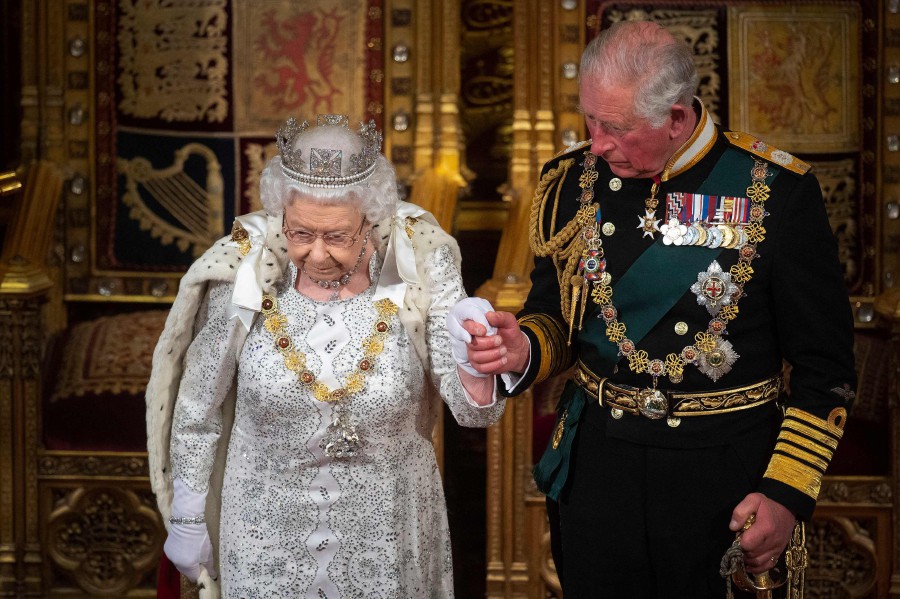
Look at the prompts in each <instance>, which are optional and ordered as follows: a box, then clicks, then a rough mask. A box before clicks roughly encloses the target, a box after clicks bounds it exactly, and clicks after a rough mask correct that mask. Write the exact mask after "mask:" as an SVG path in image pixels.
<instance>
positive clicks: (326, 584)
mask: <svg viewBox="0 0 900 599" xmlns="http://www.w3.org/2000/svg"><path fill="white" fill-rule="evenodd" d="M377 262H378V260H377V256H376V259H373V261H372V263H371V265H370V274H371V275H372V280H373V281H375V280H376V279H377V275H378V264H377ZM288 270H289V272H287V273H286V281H289V282H293V281H294V280H295V277H296V276H297V270H296V268H295V267H294V265H293V264H290V265H289V267H288ZM426 271H427V272H428V273H430V274H431V280H430V281H428V284H430V285H431V288H432V293H433V302H432V307H431V309H430V311H429V314H428V318H427V321H426V322H425V326H426V342H427V345H428V348H429V354H430V357H431V361H432V364H431V372H429V373H426V372H425V370H424V369H423V366H422V364H421V363H420V361H419V359H418V358H417V356H416V353H415V350H414V349H413V346H412V344H411V342H410V339H409V337H408V336H407V335H406V332H405V331H404V330H403V327H402V325H401V324H400V321H399V319H398V318H397V317H394V318H393V320H392V321H391V334H389V335H388V337H387V339H386V341H385V344H384V350H383V352H382V353H381V354H380V355H378V357H377V358H376V363H377V367H376V369H375V370H374V372H373V373H371V374H369V375H367V377H366V388H365V389H364V390H363V391H361V392H360V393H357V394H355V395H353V396H352V399H351V401H350V403H349V407H350V411H351V413H352V417H353V422H354V423H355V425H356V427H357V432H358V434H359V436H360V439H361V440H362V447H361V449H360V451H359V453H358V454H357V455H356V456H355V457H353V458H349V459H333V458H330V457H328V456H326V455H325V454H324V453H323V451H322V449H321V448H320V447H319V442H320V441H321V439H322V437H323V435H324V434H325V431H326V427H327V426H328V425H329V424H330V423H331V421H332V409H333V404H329V403H323V402H319V401H317V400H316V399H315V398H314V397H313V396H312V394H311V392H310V391H309V389H308V388H307V387H305V386H303V385H301V384H300V382H299V380H298V375H297V373H295V372H292V371H290V370H288V369H287V368H286V367H285V364H284V359H283V357H282V355H281V354H280V353H278V352H277V351H276V350H275V349H274V345H273V344H274V339H273V336H272V334H271V333H270V332H269V331H267V330H266V329H265V328H264V327H263V326H262V323H263V318H261V317H259V318H257V319H256V320H255V323H254V325H253V327H252V329H251V331H250V333H249V335H248V337H247V339H246V341H245V343H244V344H243V347H242V348H241V349H240V353H239V357H238V358H237V359H235V358H234V356H235V354H236V353H237V351H238V349H237V348H236V343H235V342H233V341H232V340H233V339H234V338H235V331H236V329H235V327H236V326H240V325H239V324H237V323H238V320H237V319H234V320H231V321H228V320H226V318H225V315H224V307H225V305H226V302H227V301H228V300H229V298H230V296H231V290H232V286H231V284H222V285H219V286H218V287H214V288H213V289H212V290H211V291H210V293H209V297H208V314H207V321H206V325H205V326H204V327H203V328H202V329H201V330H200V331H199V332H198V335H197V337H196V339H195V341H194V342H193V343H192V345H191V347H190V349H189V351H188V354H187V357H186V358H185V371H184V375H183V377H182V383H181V386H180V389H179V394H178V402H177V404H176V409H175V414H174V421H173V427H172V444H171V454H172V468H173V476H175V477H177V478H180V479H182V481H184V482H185V483H186V484H187V486H188V487H189V488H191V489H192V490H194V491H196V492H204V491H206V489H207V487H208V481H209V475H210V471H211V468H212V463H213V459H214V454H215V444H216V441H217V438H218V430H219V429H220V427H221V417H220V415H219V410H220V406H221V402H222V400H223V398H224V397H225V395H226V393H227V391H228V388H229V386H230V385H231V384H232V381H233V380H234V377H235V375H236V377H237V378H236V380H237V403H236V409H235V420H234V426H233V429H232V433H231V440H230V443H229V447H228V458H227V465H226V469H225V480H224V485H223V496H222V515H221V533H220V536H221V539H220V544H221V546H220V547H218V548H216V551H217V555H218V562H219V567H220V571H221V583H222V595H223V597H226V598H235V599H236V598H242V599H251V598H259V599H263V598H265V599H269V598H274V597H292V598H293V597H296V598H301V599H363V598H365V599H377V598H383V599H419V598H434V599H447V598H450V597H453V574H452V562H451V554H450V537H449V531H448V527H447V516H446V507H445V501H444V494H443V489H442V487H441V480H440V474H439V472H438V469H437V464H436V461H435V456H434V450H433V447H432V444H431V431H432V426H433V416H434V415H433V410H434V406H433V405H429V402H428V400H427V399H426V386H427V385H428V383H427V381H426V378H425V377H426V375H428V376H430V378H431V381H432V382H433V384H434V385H435V387H436V388H438V389H439V390H440V394H441V396H442V398H443V399H444V401H445V402H447V404H448V405H449V406H450V408H451V410H452V412H453V414H454V416H455V417H456V419H457V421H459V422H460V424H462V425H465V426H480V427H483V426H489V425H490V424H492V423H494V422H496V421H497V420H498V419H499V418H500V416H501V415H502V413H503V402H502V401H498V402H497V404H496V405H495V406H493V407H490V408H476V407H474V406H472V405H471V404H469V403H468V402H467V400H466V398H465V395H464V392H463V390H462V386H461V385H460V383H459V379H458V377H457V375H456V367H455V362H454V361H453V358H452V356H451V355H450V345H449V341H448V339H447V333H446V327H445V320H446V315H447V312H448V310H449V308H450V307H452V306H453V305H454V304H455V303H456V302H457V301H458V300H459V299H460V298H462V297H465V292H464V291H463V288H462V279H461V277H460V274H459V272H458V270H457V268H456V266H455V265H454V263H453V259H452V253H451V251H450V249H449V248H448V247H446V246H443V247H440V248H438V249H436V250H434V251H432V252H431V254H430V255H429V257H428V263H427V268H426ZM284 287H285V289H284V290H283V291H281V292H279V294H278V296H277V300H278V309H279V311H280V312H281V313H282V314H284V315H285V316H286V317H287V326H286V330H287V333H288V335H289V336H290V337H291V339H292V340H293V343H294V347H295V348H296V349H297V350H299V351H301V352H304V353H305V354H306V356H307V367H308V369H309V370H310V371H311V372H313V373H316V374H317V377H318V380H320V381H322V382H323V383H325V384H326V385H327V386H328V387H329V388H330V389H335V388H337V387H339V386H340V384H341V382H342V381H343V380H344V377H346V376H347V375H348V374H350V373H352V372H353V371H355V370H356V368H357V364H358V363H359V361H360V359H361V358H362V356H363V350H362V347H361V344H362V341H363V340H364V339H365V338H366V337H368V336H369V335H371V332H372V327H373V326H374V324H375V322H376V319H377V312H376V310H375V308H374V306H373V303H372V296H373V293H374V289H375V287H374V285H373V286H372V287H370V288H369V289H368V290H367V291H366V292H364V293H362V294H360V295H358V296H356V297H353V298H350V299H347V300H341V301H335V302H317V301H314V300H311V299H309V298H307V297H305V296H303V295H302V294H300V293H298V292H296V291H295V290H294V287H293V285H290V284H286V285H285V286H284ZM401 309H403V308H402V307H401Z"/></svg>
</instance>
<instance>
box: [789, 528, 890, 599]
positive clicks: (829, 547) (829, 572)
mask: <svg viewBox="0 0 900 599" xmlns="http://www.w3.org/2000/svg"><path fill="white" fill-rule="evenodd" d="M806 547H807V549H808V550H809V569H808V570H807V571H806V595H807V596H808V597H817V598H819V599H845V598H846V597H866V596H869V595H868V594H869V593H871V592H872V590H873V589H874V587H875V582H876V578H875V574H876V564H877V558H876V554H875V544H874V542H873V541H872V536H871V534H870V533H869V531H868V530H866V528H865V527H864V526H863V523H862V522H861V521H858V520H851V519H849V518H823V519H813V521H812V522H811V523H809V524H808V525H807V531H806Z"/></svg>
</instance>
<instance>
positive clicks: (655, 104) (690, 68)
mask: <svg viewBox="0 0 900 599" xmlns="http://www.w3.org/2000/svg"><path fill="white" fill-rule="evenodd" d="M647 31H648V30H647V29H643V28H641V26H639V25H637V24H636V23H635V22H633V21H620V22H618V23H614V24H613V25H611V26H610V27H608V28H607V29H604V30H603V31H602V32H600V34H599V35H598V36H597V37H595V38H594V39H593V40H591V42H590V43H589V44H588V45H587V47H586V48H585V50H584V53H583V54H582V55H581V67H580V77H581V79H582V81H584V80H595V81H597V82H600V83H603V84H605V85H620V86H634V111H635V114H636V115H637V116H639V117H642V118H645V119H647V120H648V121H649V122H650V125H651V126H652V127H654V128H655V127H660V126H662V124H663V123H664V122H665V120H666V118H667V117H668V116H669V111H670V109H671V108H672V106H673V105H674V104H682V105H684V106H690V105H691V103H692V101H693V97H694V96H695V95H696V93H697V87H698V86H699V84H700V76H699V74H698V73H697V67H696V66H695V65H694V59H693V56H692V53H691V49H690V48H689V47H688V46H687V44H685V43H684V42H681V41H679V40H675V39H670V36H669V35H665V36H660V35H658V33H659V31H658V30H655V31H654V32H653V33H654V34H653V35H649V34H647ZM667 38H668V39H667Z"/></svg>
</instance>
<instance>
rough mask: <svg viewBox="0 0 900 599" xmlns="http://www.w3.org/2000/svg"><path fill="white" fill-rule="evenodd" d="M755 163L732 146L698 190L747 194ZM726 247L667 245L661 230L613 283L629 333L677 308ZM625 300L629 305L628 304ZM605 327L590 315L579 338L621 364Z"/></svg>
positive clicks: (635, 334) (637, 336)
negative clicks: (703, 272) (659, 234)
mask: <svg viewBox="0 0 900 599" xmlns="http://www.w3.org/2000/svg"><path fill="white" fill-rule="evenodd" d="M753 164H754V161H753V158H751V157H750V156H748V155H747V154H745V153H743V152H739V151H737V150H735V149H733V148H729V149H728V150H726V151H725V153H724V154H722V157H721V158H719V161H718V162H717V163H716V166H715V167H714V168H713V170H712V172H711V173H710V174H709V177H707V178H706V180H705V181H704V182H703V183H702V184H701V185H700V187H699V188H698V189H697V191H696V192H695V193H702V194H709V195H720V196H721V195H726V196H736V197H741V196H744V195H745V194H746V193H747V187H748V186H749V184H750V182H751V180H752V179H751V178H750V169H751V168H753ZM736 174H737V175H738V176H735V175H736ZM777 174H778V171H775V172H772V171H771V169H770V175H769V177H767V178H766V182H767V183H771V182H772V180H773V179H774V178H775V175H777ZM722 250H723V248H717V249H710V248H707V247H702V246H686V247H682V246H667V245H665V244H664V243H663V241H662V236H660V237H659V238H657V240H656V243H654V244H653V245H651V246H650V247H649V248H647V249H646V250H645V251H644V253H643V254H641V255H640V257H638V259H637V260H635V262H634V264H633V265H632V266H631V268H629V269H628V271H627V272H626V273H625V274H624V275H622V278H621V279H619V281H618V282H617V283H616V284H615V286H614V287H613V299H614V303H615V304H616V306H617V307H618V308H619V315H618V319H619V322H624V323H625V324H626V325H627V326H628V338H629V339H631V340H632V341H633V342H634V343H635V345H637V344H638V343H639V342H640V341H641V339H643V338H644V336H645V335H646V334H647V333H648V332H650V330H651V329H653V327H655V326H656V324H657V323H658V322H659V321H660V319H661V318H662V317H663V316H665V315H666V313H667V312H668V311H669V310H671V309H672V306H674V305H675V304H676V302H678V300H679V299H681V297H682V296H683V295H684V293H685V291H686V290H687V289H690V287H691V285H693V284H694V283H695V282H696V281H697V273H699V272H701V271H704V270H706V268H707V267H708V266H709V265H710V264H711V263H712V261H713V260H715V259H717V258H718V257H719V254H720V253H721V252H722ZM621 306H628V308H627V310H622V309H621ZM605 331H606V327H605V323H604V322H603V321H602V320H601V319H599V318H590V319H588V322H587V323H586V324H585V327H584V329H583V330H582V331H581V333H580V334H579V339H581V340H582V341H586V342H588V343H591V344H592V345H594V347H595V348H596V351H597V353H598V354H599V356H600V357H601V358H602V359H603V360H605V361H608V362H609V363H610V364H615V363H616V362H618V361H619V348H618V345H616V344H615V343H612V342H610V341H609V340H607V339H606V333H605Z"/></svg>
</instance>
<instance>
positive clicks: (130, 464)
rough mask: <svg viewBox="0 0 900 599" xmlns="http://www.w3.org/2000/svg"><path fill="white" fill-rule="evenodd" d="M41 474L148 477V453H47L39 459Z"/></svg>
mask: <svg viewBox="0 0 900 599" xmlns="http://www.w3.org/2000/svg"><path fill="white" fill-rule="evenodd" d="M38 468H39V471H40V475H41V476H128V477H148V476H149V475H150V471H149V468H148V467H147V456H146V455H128V454H110V455H77V454H72V453H71V452H65V453H63V454H54V453H50V454H45V455H43V456H41V458H40V460H39V461H38Z"/></svg>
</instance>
